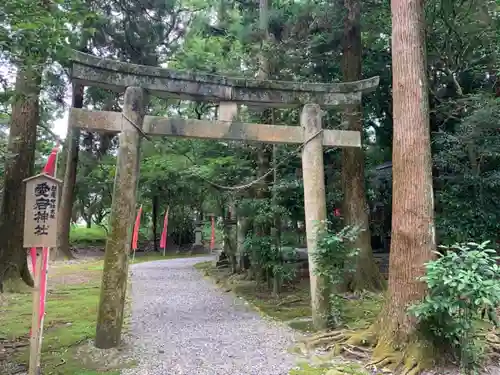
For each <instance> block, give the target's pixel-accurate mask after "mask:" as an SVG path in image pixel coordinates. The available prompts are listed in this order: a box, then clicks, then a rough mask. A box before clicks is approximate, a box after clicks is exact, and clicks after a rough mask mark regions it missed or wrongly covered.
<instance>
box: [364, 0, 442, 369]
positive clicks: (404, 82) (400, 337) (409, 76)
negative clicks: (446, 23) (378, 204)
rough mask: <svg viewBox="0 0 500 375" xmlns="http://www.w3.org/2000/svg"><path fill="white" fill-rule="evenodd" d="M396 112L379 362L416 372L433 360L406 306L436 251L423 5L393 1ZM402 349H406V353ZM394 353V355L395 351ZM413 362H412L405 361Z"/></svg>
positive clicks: (421, 291)
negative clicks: (398, 360) (393, 359)
mask: <svg viewBox="0 0 500 375" xmlns="http://www.w3.org/2000/svg"><path fill="white" fill-rule="evenodd" d="M391 12H392V69H393V75H392V77H393V78H392V89H393V108H394V109H393V111H394V136H393V137H394V138H393V150H392V163H393V198H392V199H393V204H392V242H391V253H390V261H389V263H390V264H389V292H388V298H387V300H386V304H385V306H384V308H383V310H382V314H381V315H380V320H379V327H378V333H379V337H378V343H377V346H376V348H375V351H374V357H375V358H377V359H381V358H386V359H387V358H388V356H390V354H391V353H390V351H391V350H392V351H395V352H397V353H398V352H399V353H402V355H404V357H405V361H403V363H404V366H405V367H406V368H407V369H410V368H412V371H413V372H412V373H417V372H418V371H419V370H420V368H419V367H420V366H422V365H425V364H428V363H429V362H428V361H429V360H430V359H431V358H432V356H431V354H430V353H429V352H426V351H428V350H430V348H429V347H426V349H425V350H424V347H425V345H421V346H419V345H418V344H419V343H418V340H417V336H416V329H417V327H416V321H415V319H412V317H411V316H409V314H408V312H407V309H408V306H409V305H411V304H414V303H417V302H418V301H420V300H421V299H422V298H424V296H425V293H426V286H425V284H424V283H423V282H421V281H419V277H421V276H423V275H424V273H425V267H424V264H425V263H426V262H428V261H430V260H432V259H433V254H434V253H433V251H434V250H435V247H436V243H435V228H434V199H433V189H432V160H431V145H430V130H429V99H428V89H427V76H426V53H425V51H426V47H425V23H424V22H425V18H424V2H423V0H392V1H391ZM404 348H406V350H404ZM393 354H394V352H393ZM409 359H411V360H409Z"/></svg>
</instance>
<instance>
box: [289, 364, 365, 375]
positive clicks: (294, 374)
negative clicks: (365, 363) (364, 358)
mask: <svg viewBox="0 0 500 375" xmlns="http://www.w3.org/2000/svg"><path fill="white" fill-rule="evenodd" d="M367 374H368V372H367V371H366V370H364V369H363V367H361V365H359V364H357V363H348V364H347V363H346V364H338V365H335V366H334V367H328V368H326V367H315V366H311V365H309V364H301V365H300V366H299V367H298V368H296V369H293V370H291V371H290V373H289V375H367Z"/></svg>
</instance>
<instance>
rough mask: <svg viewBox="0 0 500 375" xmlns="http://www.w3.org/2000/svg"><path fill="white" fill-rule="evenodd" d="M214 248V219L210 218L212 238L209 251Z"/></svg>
mask: <svg viewBox="0 0 500 375" xmlns="http://www.w3.org/2000/svg"><path fill="white" fill-rule="evenodd" d="M214 248H215V217H214V216H212V237H211V238H210V250H213V249H214Z"/></svg>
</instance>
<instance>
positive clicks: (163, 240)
mask: <svg viewBox="0 0 500 375" xmlns="http://www.w3.org/2000/svg"><path fill="white" fill-rule="evenodd" d="M169 209H170V207H167V211H166V212H165V218H164V219H163V231H162V232H161V239H160V249H164V250H165V249H166V248H167V229H168V211H169Z"/></svg>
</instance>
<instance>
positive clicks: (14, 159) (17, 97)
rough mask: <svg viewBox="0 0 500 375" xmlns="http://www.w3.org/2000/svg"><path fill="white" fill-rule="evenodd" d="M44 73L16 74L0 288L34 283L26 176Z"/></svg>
mask: <svg viewBox="0 0 500 375" xmlns="http://www.w3.org/2000/svg"><path fill="white" fill-rule="evenodd" d="M40 83H41V76H40V74H39V73H38V72H35V71H33V70H31V69H29V68H27V67H20V68H19V70H18V73H17V77H16V86H15V92H14V102H13V103H12V117H11V122H10V131H9V142H8V145H7V158H6V160H5V172H4V192H3V197H2V210H1V213H0V290H2V289H3V288H2V286H3V284H4V283H5V282H7V284H8V285H7V287H9V289H10V288H11V287H12V289H13V290H16V289H17V286H19V285H20V284H21V280H22V281H24V283H26V284H28V285H29V286H33V279H32V278H31V275H30V272H29V269H28V263H27V256H26V250H25V249H24V247H23V236H24V208H25V197H26V191H25V190H26V189H25V186H24V182H23V180H24V179H25V178H28V177H31V176H32V174H33V167H34V160H35V147H36V132H37V126H38V123H39V120H40V100H39V99H40V89H41V88H40Z"/></svg>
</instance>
